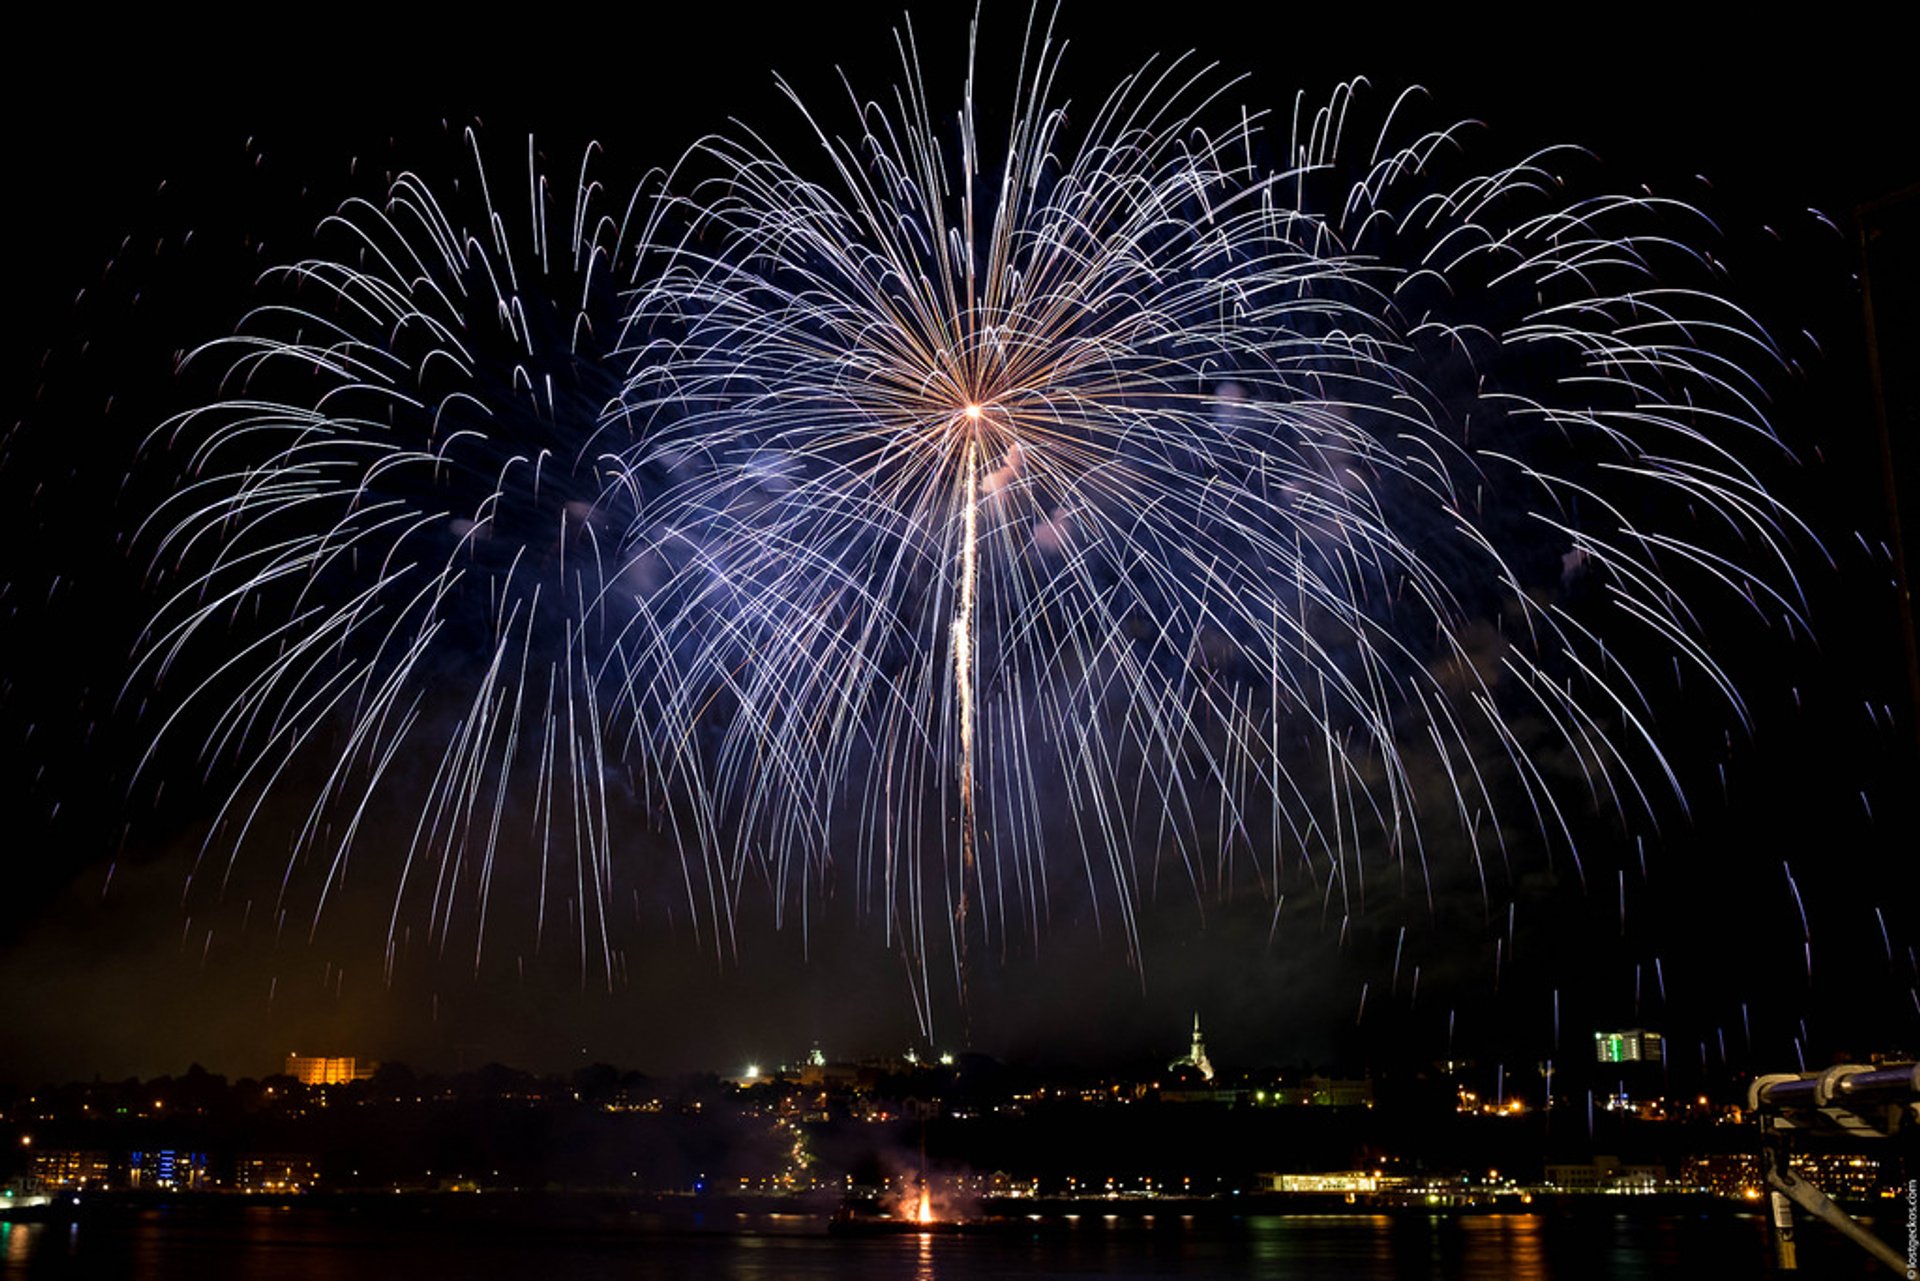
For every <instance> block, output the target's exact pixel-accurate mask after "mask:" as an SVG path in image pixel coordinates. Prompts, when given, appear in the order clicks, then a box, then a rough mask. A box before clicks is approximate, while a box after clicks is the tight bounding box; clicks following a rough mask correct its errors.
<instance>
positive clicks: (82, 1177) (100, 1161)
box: [30, 1150, 113, 1191]
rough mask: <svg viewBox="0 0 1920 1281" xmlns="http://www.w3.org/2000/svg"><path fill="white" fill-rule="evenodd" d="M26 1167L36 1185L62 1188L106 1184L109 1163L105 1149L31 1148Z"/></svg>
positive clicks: (109, 1170) (110, 1171)
mask: <svg viewBox="0 0 1920 1281" xmlns="http://www.w3.org/2000/svg"><path fill="white" fill-rule="evenodd" d="M30 1169H31V1171H32V1174H33V1177H34V1179H35V1180H36V1181H38V1183H39V1184H40V1186H42V1187H45V1188H50V1189H55V1190H62V1191H64V1190H66V1189H69V1188H72V1189H76V1190H77V1189H80V1188H104V1187H106V1186H107V1185H108V1184H109V1183H110V1182H112V1177H111V1176H112V1173H113V1163H112V1162H111V1161H109V1160H108V1159H107V1154H106V1153H105V1152H71V1151H57V1150H56V1151H50V1152H49V1151H35V1152H34V1154H33V1161H32V1164H31V1166H30Z"/></svg>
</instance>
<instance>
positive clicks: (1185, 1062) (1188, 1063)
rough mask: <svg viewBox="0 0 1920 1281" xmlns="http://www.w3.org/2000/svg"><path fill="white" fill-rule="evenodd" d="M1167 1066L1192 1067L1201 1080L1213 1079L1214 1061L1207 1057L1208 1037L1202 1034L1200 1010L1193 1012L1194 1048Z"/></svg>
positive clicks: (1171, 1068)
mask: <svg viewBox="0 0 1920 1281" xmlns="http://www.w3.org/2000/svg"><path fill="white" fill-rule="evenodd" d="M1167 1067H1168V1069H1169V1070H1170V1071H1178V1070H1180V1069H1181V1068H1188V1067H1190V1068H1192V1069H1193V1070H1194V1071H1196V1072H1198V1073H1199V1074H1200V1079H1201V1080H1203V1081H1212V1080H1213V1063H1212V1061H1211V1060H1209V1059H1208V1058H1207V1042H1206V1038H1205V1037H1203V1036H1201V1035H1200V1011H1198V1010H1195V1011H1194V1012H1193V1048H1192V1049H1190V1050H1189V1051H1188V1052H1187V1057H1186V1058H1184V1059H1175V1060H1174V1061H1173V1062H1172V1063H1169V1064H1168V1065H1167Z"/></svg>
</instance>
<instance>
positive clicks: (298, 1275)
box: [0, 1198, 1872, 1281]
mask: <svg viewBox="0 0 1920 1281" xmlns="http://www.w3.org/2000/svg"><path fill="white" fill-rule="evenodd" d="M470 1204H474V1205H475V1207H476V1208H474V1209H471V1210H462V1211H454V1210H450V1209H447V1208H445V1206H444V1205H440V1206H435V1205H431V1204H420V1205H417V1206H416V1205H409V1204H399V1205H376V1204H373V1203H342V1204H336V1205H329V1204H326V1203H319V1204H313V1203H309V1204H298V1203H295V1204H293V1205H264V1206H263V1205H258V1204H255V1205H248V1206H241V1205H234V1204H225V1203H216V1204H199V1205H189V1206H181V1207H175V1208H168V1209H149V1210H145V1211H142V1212H139V1213H135V1214H112V1213H101V1214H90V1215H89V1216H88V1217H86V1218H83V1219H81V1220H80V1221H79V1222H78V1223H77V1224H74V1225H69V1224H67V1223H65V1222H58V1223H54V1224H40V1223H13V1224H4V1223H0V1242H3V1244H0V1279H4V1281H11V1279H12V1278H14V1277H26V1276H42V1275H62V1276H66V1275H83V1276H86V1277H89V1278H103V1279H118V1278H125V1279H126V1281H135V1279H138V1281H240V1279H241V1278H249V1279H251V1278H264V1279H266V1281H425V1279H426V1278H434V1277H442V1276H453V1277H464V1278H470V1279H471V1281H531V1279H534V1278H538V1279H539V1281H576V1279H588V1278H591V1279H592V1281H693V1279H694V1278H713V1279H714V1281H902V1278H907V1279H909V1281H986V1279H987V1278H995V1279H998V1278H1018V1279H1027V1278H1039V1277H1048V1278H1059V1279H1064V1278H1073V1279H1087V1281H1091V1279H1092V1278H1107V1277H1146V1276H1161V1275H1179V1276H1182V1277H1188V1278H1200V1279H1201V1281H1223V1279H1224V1278H1229V1277H1233V1278H1239V1277H1249V1276H1253V1277H1261V1278H1271V1279H1272V1281H1335V1279H1338V1281H1389V1279H1391V1281H1422V1279H1428V1278H1431V1279H1437V1278H1447V1279H1448V1281H1456V1279H1464V1281H1495V1279H1498V1281H1509V1279H1511V1281H1570V1279H1574V1278H1599V1277H1608V1278H1612V1277H1618V1276H1627V1277H1654V1276H1661V1275H1673V1274H1675V1273H1677V1272H1680V1271H1685V1270H1686V1269H1687V1268H1688V1267H1693V1268H1698V1267H1699V1266H1700V1265H1701V1264H1710V1265H1712V1266H1713V1267H1714V1268H1715V1269H1716V1270H1718V1269H1722V1268H1724V1269H1725V1270H1728V1271H1731V1272H1734V1273H1747V1274H1754V1275H1758V1274H1760V1273H1762V1272H1763V1271H1764V1270H1765V1268H1766V1267H1767V1254H1766V1238H1765V1228H1764V1225H1763V1224H1762V1223H1760V1221H1759V1220H1757V1219H1747V1218H1741V1217H1737V1216H1732V1215H1726V1214H1708V1215H1632V1214H1623V1215H1618V1216H1616V1215H1613V1214H1597V1213H1574V1214H1569V1213H1564V1212H1549V1213H1527V1214H1514V1215H1457V1216H1455V1215H1427V1214H1412V1215H1358V1214H1341V1215H1247V1216H1226V1215H1221V1216H1218V1217H1211V1216H1207V1215H1200V1216H1187V1215H1181V1216H1169V1215H1158V1216H1154V1218H1153V1221H1152V1222H1151V1223H1149V1222H1148V1221H1147V1220H1146V1218H1145V1217H1144V1216H1142V1217H1137V1218H1136V1217H1129V1216H1128V1215H1118V1216H1115V1217H1113V1218H1109V1217H1108V1216H1107V1215H1106V1214H1100V1213H1096V1214H1087V1215H1082V1216H1073V1217H1069V1216H1065V1215H1058V1216H1046V1215H1036V1216H1031V1217H1028V1216H1021V1217H1019V1218H1017V1219H1014V1220H1010V1221H1008V1222H1007V1223H1005V1224H1003V1225H998V1226H997V1227H996V1229H995V1230H993V1231H988V1232H982V1233H978V1234H945V1233H930V1234H922V1233H909V1234H905V1235H901V1236H883V1237H865V1238H862V1237H837V1236H830V1235H828V1233H827V1231H826V1225H825V1222H824V1220H823V1219H819V1218H814V1217H810V1216H803V1215H768V1214H749V1215H747V1216H746V1217H745V1218H744V1219H736V1218H735V1217H734V1215H733V1213H731V1212H727V1213H723V1214H720V1215H709V1216H707V1217H706V1218H704V1219H702V1218H701V1217H699V1216H697V1215H695V1214H693V1213H691V1212H677V1213H676V1212H661V1211H659V1210H657V1209H649V1210H647V1211H645V1212H638V1211H634V1210H628V1209H624V1208H621V1207H618V1206H598V1207H586V1208H582V1207H581V1206H580V1205H578V1204H575V1203H569V1202H567V1201H566V1199H565V1198H557V1199H554V1200H552V1201H545V1200H540V1199H529V1200H527V1201H523V1202H517V1201H513V1200H510V1199H507V1198H500V1199H498V1200H497V1201H494V1202H491V1203H488V1202H479V1203H470ZM1802 1245H1803V1250H1802V1263H1803V1265H1806V1266H1807V1267H1808V1273H1807V1274H1808V1275H1821V1276H1868V1275H1872V1272H1871V1270H1870V1261H1868V1260H1867V1259H1866V1256H1865V1255H1862V1254H1859V1252H1857V1251H1854V1250H1852V1248H1851V1247H1850V1246H1848V1245H1847V1244H1846V1243H1845V1242H1839V1241H1834V1242H1828V1243H1823V1242H1822V1241H1821V1240H1820V1239H1819V1238H1818V1237H1817V1236H1812V1235H1810V1234H1808V1233H1803V1234H1802ZM1816 1256H1817V1257H1816Z"/></svg>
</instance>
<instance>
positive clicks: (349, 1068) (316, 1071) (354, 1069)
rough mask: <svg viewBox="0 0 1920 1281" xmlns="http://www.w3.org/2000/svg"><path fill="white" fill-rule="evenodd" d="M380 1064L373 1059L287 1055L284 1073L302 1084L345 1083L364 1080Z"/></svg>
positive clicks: (348, 1056) (349, 1056) (350, 1056)
mask: <svg viewBox="0 0 1920 1281" xmlns="http://www.w3.org/2000/svg"><path fill="white" fill-rule="evenodd" d="M379 1066H380V1064H379V1062H378V1061H377V1060H374V1059H356V1058H354V1057H353V1056H352V1055H350V1054H349V1055H347V1056H345V1057H343V1058H322V1057H320V1056H317V1055H310V1054H289V1055H287V1067H286V1073H287V1075H288V1076H290V1077H292V1078H293V1079H294V1080H296V1081H298V1082H300V1084H302V1085H346V1084H347V1083H348V1082H350V1081H364V1080H367V1079H368V1078H369V1077H371V1076H372V1075H373V1074H374V1071H375V1069H377V1068H378V1067H379Z"/></svg>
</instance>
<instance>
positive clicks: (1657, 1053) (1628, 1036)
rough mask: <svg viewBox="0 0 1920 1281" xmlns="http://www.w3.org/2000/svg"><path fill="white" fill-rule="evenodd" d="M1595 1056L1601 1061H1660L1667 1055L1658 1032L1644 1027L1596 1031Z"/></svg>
mask: <svg viewBox="0 0 1920 1281" xmlns="http://www.w3.org/2000/svg"><path fill="white" fill-rule="evenodd" d="M1593 1057H1594V1061H1595V1062H1599V1063H1658V1062H1660V1061H1661V1060H1662V1059H1663V1058H1665V1057H1666V1051H1665V1048H1664V1046H1663V1044H1662V1042H1661V1040H1660V1034H1659V1033H1658V1032H1649V1031H1647V1030H1646V1029H1645V1028H1643V1027H1636V1028H1629V1029H1627V1030H1626V1031H1624V1032H1595V1033H1594V1034H1593Z"/></svg>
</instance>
